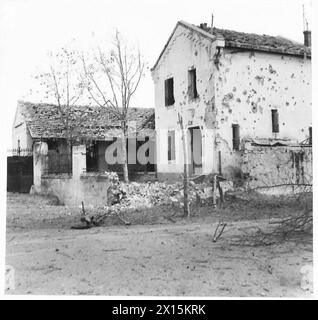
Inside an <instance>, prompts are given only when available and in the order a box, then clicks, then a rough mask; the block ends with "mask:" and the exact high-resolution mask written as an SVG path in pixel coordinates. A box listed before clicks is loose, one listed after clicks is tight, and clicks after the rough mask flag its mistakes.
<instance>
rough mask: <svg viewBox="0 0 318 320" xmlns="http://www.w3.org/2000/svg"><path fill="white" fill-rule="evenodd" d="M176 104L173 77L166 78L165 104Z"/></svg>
mask: <svg viewBox="0 0 318 320" xmlns="http://www.w3.org/2000/svg"><path fill="white" fill-rule="evenodd" d="M173 104H174V96H173V78H169V79H167V80H165V105H166V106H171V105H173Z"/></svg>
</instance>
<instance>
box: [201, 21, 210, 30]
mask: <svg viewBox="0 0 318 320" xmlns="http://www.w3.org/2000/svg"><path fill="white" fill-rule="evenodd" d="M200 28H201V29H202V30H204V31H208V24H207V23H206V22H204V23H200Z"/></svg>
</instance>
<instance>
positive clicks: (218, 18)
mask: <svg viewBox="0 0 318 320" xmlns="http://www.w3.org/2000/svg"><path fill="white" fill-rule="evenodd" d="M303 3H304V4H305V7H306V11H307V19H308V20H309V23H310V26H311V13H312V8H311V2H310V0H299V1H298V0H266V1H265V0H257V1H256V0H253V1H250V0H222V1H220V0H219V1H216V0H196V1H193V0H183V1H181V0H180V1H176V0H6V1H4V0H0V98H1V106H2V108H3V109H4V110H5V125H6V127H8V129H7V131H6V132H7V134H8V135H7V138H6V140H7V146H8V147H10V145H11V125H12V121H13V117H14V113H15V107H16V101H17V100H18V99H26V100H32V97H30V96H29V95H28V92H29V89H31V88H32V87H33V86H34V83H33V82H32V77H31V76H32V74H33V75H34V74H35V73H36V71H37V70H38V68H42V67H43V65H44V63H45V57H46V54H47V52H48V51H49V50H53V51H55V50H58V49H59V48H60V47H61V46H63V45H66V44H68V43H70V42H71V41H72V40H73V39H76V42H77V43H78V45H79V46H80V47H81V48H83V49H86V48H87V47H89V45H90V44H92V43H99V42H103V41H105V40H107V39H109V38H110V36H111V35H113V32H114V29H115V28H118V29H119V31H120V32H121V33H123V35H124V36H126V37H127V38H128V39H129V40H130V41H133V42H137V43H138V44H139V47H140V49H141V51H142V53H143V54H144V56H145V58H146V61H147V62H148V63H149V65H150V66H152V65H153V64H154V62H155V60H156V59H157V57H158V55H159V53H160V51H161V50H162V48H163V46H164V44H165V43H166V41H167V39H168V37H169V35H170V33H171V32H172V30H173V28H174V26H175V24H176V22H177V21H178V20H185V21H187V22H190V23H195V24H199V23H201V22H207V23H208V24H210V21H211V14H212V12H213V14H214V25H215V26H217V27H221V28H228V29H234V30H237V31H246V32H254V33H261V34H263V33H265V34H272V35H281V36H285V37H287V38H290V39H293V40H296V41H300V42H302V41H303V34H302V31H303V17H302V4H303ZM133 105H134V106H140V107H153V106H154V99H153V83H152V80H151V76H150V73H148V74H147V76H146V77H145V78H144V79H143V81H142V83H141V85H140V87H139V89H138V91H137V94H136V97H135V99H134V100H133ZM2 114H3V113H2Z"/></svg>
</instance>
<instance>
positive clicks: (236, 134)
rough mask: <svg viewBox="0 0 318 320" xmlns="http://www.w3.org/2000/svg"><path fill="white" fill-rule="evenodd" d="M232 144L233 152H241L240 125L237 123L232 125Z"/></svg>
mask: <svg viewBox="0 0 318 320" xmlns="http://www.w3.org/2000/svg"><path fill="white" fill-rule="evenodd" d="M232 142H233V150H240V143H241V142H240V125H239V124H236V123H233V124H232Z"/></svg>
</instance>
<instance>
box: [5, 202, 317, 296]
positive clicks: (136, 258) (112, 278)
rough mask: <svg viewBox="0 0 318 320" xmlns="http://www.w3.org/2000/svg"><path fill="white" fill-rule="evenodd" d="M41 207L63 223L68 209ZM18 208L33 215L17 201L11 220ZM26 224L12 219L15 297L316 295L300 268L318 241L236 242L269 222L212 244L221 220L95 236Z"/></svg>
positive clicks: (232, 229) (118, 229) (95, 231)
mask: <svg viewBox="0 0 318 320" xmlns="http://www.w3.org/2000/svg"><path fill="white" fill-rule="evenodd" d="M13 207H14V209H12V208H13ZM40 207H41V206H38V207H37V212H39V211H41V210H42V211H43V212H44V211H45V212H48V210H49V211H50V210H52V212H51V214H54V212H55V214H56V217H58V216H59V214H64V215H65V214H66V211H67V210H68V209H66V208H64V207H60V206H55V207H54V206H52V207H49V209H48V207H47V205H43V206H42V209H41V208H40ZM10 208H11V209H10ZM31 208H33V206H30V208H29V209H30V210H31ZM10 210H12V211H13V212H15V213H17V212H18V210H20V211H21V212H24V213H25V212H26V211H27V210H28V209H27V206H26V204H25V201H21V204H20V205H19V203H18V202H17V201H12V204H11V205H10V199H9V201H8V212H9V214H10ZM32 210H33V209H32ZM64 211H65V212H64ZM69 216H70V217H72V214H70V215H69ZM21 219H22V218H21ZM69 219H71V218H69ZM14 221H16V220H14ZM19 223H20V222H19ZM19 223H16V224H15V225H13V223H12V220H10V219H9V222H8V226H7V249H6V264H7V265H10V266H12V267H13V268H14V271H15V279H14V280H15V281H14V282H15V288H14V289H11V290H8V291H7V294H52V295H53V294H67V295H79V294H81V295H109V296H120V295H133V296H171V295H172V296H209V297H213V296H293V297H294V296H297V297H299V296H308V295H310V292H309V291H304V290H302V289H301V286H300V283H301V274H300V269H301V267H302V266H304V265H311V264H312V244H311V243H307V242H304V243H301V244H300V243H298V244H297V243H294V242H287V243H284V244H282V245H278V246H277V245H276V246H267V247H246V246H238V245H234V244H233V243H232V239H233V237H235V236H236V235H237V234H238V233H239V232H240V231H239V229H240V228H244V227H246V226H249V227H250V226H251V225H253V224H256V223H257V224H258V225H261V224H262V223H265V221H263V222H262V221H252V222H251V221H236V222H233V223H231V222H229V223H228V225H227V227H226V230H225V231H226V232H225V233H224V234H223V235H222V237H221V238H220V239H219V240H218V241H217V242H213V241H212V238H213V232H214V229H215V227H216V224H215V221H214V220H213V219H211V220H208V219H205V220H204V221H200V220H199V221H196V222H186V221H178V222H177V223H169V224H168V223H167V224H159V225H144V226H137V225H136V226H135V225H133V226H128V227H126V226H111V227H98V228H92V229H88V230H71V229H69V228H63V227H61V228H58V227H56V226H55V227H52V228H49V227H47V225H46V227H41V228H18V225H19Z"/></svg>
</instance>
